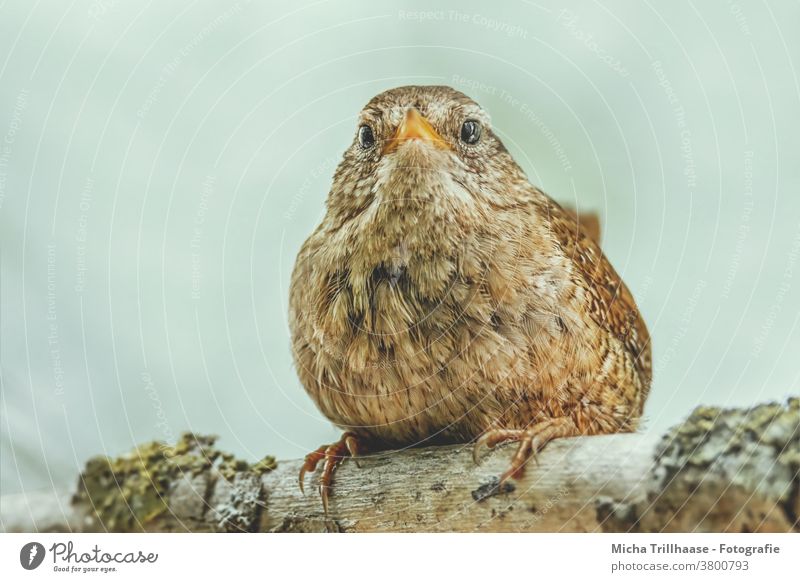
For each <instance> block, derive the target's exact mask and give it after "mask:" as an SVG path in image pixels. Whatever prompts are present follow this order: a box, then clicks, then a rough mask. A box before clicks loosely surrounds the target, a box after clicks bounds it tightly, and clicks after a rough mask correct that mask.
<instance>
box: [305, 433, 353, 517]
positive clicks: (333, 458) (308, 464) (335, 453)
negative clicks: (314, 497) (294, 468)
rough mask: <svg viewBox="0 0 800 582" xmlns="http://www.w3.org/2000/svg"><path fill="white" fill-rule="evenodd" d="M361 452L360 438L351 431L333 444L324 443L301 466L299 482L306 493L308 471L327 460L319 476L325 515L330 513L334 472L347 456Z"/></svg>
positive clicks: (313, 469)
mask: <svg viewBox="0 0 800 582" xmlns="http://www.w3.org/2000/svg"><path fill="white" fill-rule="evenodd" d="M358 454H359V447H358V439H357V437H356V436H355V435H354V434H353V433H350V432H346V433H344V434H343V435H342V438H341V439H339V440H338V441H337V442H335V443H333V444H332V445H323V446H321V447H319V448H318V449H317V450H315V451H313V452H311V453H309V454H307V455H306V458H305V461H304V462H303V466H302V467H300V474H299V483H300V491H301V492H302V493H303V494H304V495H305V476H306V473H309V472H314V471H316V469H317V465H319V463H320V461H323V460H324V461H325V462H324V464H323V465H322V475H320V478H319V494H320V497H321V498H322V508H323V510H324V511H325V515H327V514H328V497H329V492H330V488H331V482H332V481H333V473H334V471H336V467H338V466H339V463H341V462H342V461H343V460H344V458H345V457H353V458H355V457H357V456H358Z"/></svg>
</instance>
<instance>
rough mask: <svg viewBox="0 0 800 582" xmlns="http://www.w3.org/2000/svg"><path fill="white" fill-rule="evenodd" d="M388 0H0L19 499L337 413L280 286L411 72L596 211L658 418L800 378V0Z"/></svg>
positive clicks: (6, 318) (284, 450)
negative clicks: (380, 99)
mask: <svg viewBox="0 0 800 582" xmlns="http://www.w3.org/2000/svg"><path fill="white" fill-rule="evenodd" d="M413 4H416V5H417V6H419V7H423V8H427V9H429V10H430V6H431V3H430V2H416V3H413ZM397 5H399V4H397ZM397 5H395V4H391V3H386V2H374V1H371V2H315V3H308V4H303V3H299V2H295V1H292V2H280V3H269V5H268V4H267V3H256V2H253V3H246V2H240V3H238V4H233V3H223V2H209V1H199V2H191V3H189V2H181V3H178V2H156V1H152V2H132V1H123V0H120V1H114V0H98V1H95V2H83V1H77V2H71V3H70V2H61V1H55V0H49V1H47V0H46V1H43V2H31V1H28V0H11V1H7V2H5V3H2V4H1V5H0V229H2V230H1V231H0V237H2V238H1V239H0V240H1V243H2V284H1V286H0V297H2V313H1V314H0V315H1V316H2V338H1V340H2V344H1V347H0V357H1V358H2V401H1V402H0V413H1V414H2V425H0V434H2V448H1V449H0V451H2V465H1V467H2V484H1V485H0V487H1V488H2V492H3V493H8V492H13V491H18V490H20V489H27V490H32V489H38V488H49V487H51V484H53V483H54V484H56V485H61V484H63V483H71V482H72V480H73V479H74V476H75V474H76V472H77V471H78V468H79V467H80V466H81V464H82V462H83V461H84V460H85V459H86V458H87V457H88V456H89V455H92V454H95V453H102V452H105V453H109V454H115V453H120V452H122V451H125V450H127V449H129V448H130V447H131V446H132V445H133V444H134V443H136V442H138V441H143V440H148V439H152V438H159V439H173V438H174V437H175V435H177V434H178V433H179V432H180V431H182V430H185V429H193V430H196V431H201V432H209V433H217V434H219V435H221V437H222V439H221V442H220V444H221V446H222V447H223V448H225V449H228V450H232V451H234V452H236V453H238V454H240V455H242V456H244V457H245V458H247V459H252V460H255V459H258V458H260V457H261V456H262V455H264V454H265V453H273V454H277V455H278V456H279V457H284V458H286V457H298V456H300V455H301V454H304V453H305V452H307V451H308V450H309V449H311V448H313V447H316V446H317V445H319V444H321V443H322V442H324V441H326V440H330V439H333V438H334V437H335V436H336V434H337V431H335V430H334V429H333V428H332V427H331V426H330V425H329V423H328V422H327V421H325V420H324V419H323V418H322V417H321V416H320V414H319V413H318V412H317V411H316V410H315V408H314V406H313V405H312V403H311V402H310V400H309V399H308V398H307V397H306V395H305V393H304V392H303V390H302V388H301V387H300V385H299V383H298V381H297V378H296V376H295V373H294V370H293V368H292V364H291V358H290V353H289V347H288V345H289V341H288V332H287V328H286V299H287V286H288V284H287V282H288V278H289V274H290V272H291V268H292V264H293V260H294V256H295V254H296V252H297V249H298V247H299V245H300V244H301V243H302V241H303V239H304V238H305V237H306V236H307V234H308V233H309V232H310V231H311V230H312V228H313V227H314V226H315V224H316V223H317V222H318V221H319V220H320V216H321V213H322V211H323V201H324V199H325V196H326V193H327V188H328V185H329V182H330V178H331V175H332V172H333V168H334V165H335V163H336V162H337V161H338V158H339V156H340V154H341V152H342V151H343V149H344V148H345V147H346V146H347V144H348V143H349V141H350V139H351V137H352V135H353V132H354V130H355V119H356V114H357V113H358V111H359V109H360V108H361V106H362V105H363V104H364V103H365V102H366V101H367V100H368V99H369V98H370V97H372V96H373V95H374V94H376V93H378V92H380V91H382V90H384V89H387V88H389V87H392V86H395V85H401V84H409V83H444V84H451V85H454V86H456V87H458V88H461V89H463V90H465V91H466V92H468V93H469V94H471V95H472V96H473V97H474V98H475V99H477V100H478V101H480V102H481V103H482V104H483V105H484V107H485V108H486V109H487V110H488V111H489V112H490V113H491V115H492V116H493V121H494V125H495V127H496V129H497V131H498V132H499V134H500V135H501V136H502V137H503V139H504V140H505V142H506V144H507V145H508V147H509V148H510V149H511V151H512V152H513V154H514V155H515V156H516V158H517V159H518V160H519V161H520V163H521V164H522V165H523V167H524V168H525V170H526V171H527V172H528V173H529V175H530V177H531V179H532V181H534V182H535V183H537V184H539V185H541V186H542V187H543V188H544V189H545V190H547V191H548V192H550V193H551V194H552V195H553V196H554V197H555V198H557V199H558V200H561V201H566V202H571V203H573V204H575V203H577V204H579V205H580V207H581V208H583V209H596V210H598V211H599V212H600V213H601V214H602V216H603V222H604V236H603V247H604V248H605V249H606V252H607V253H608V255H609V257H610V259H611V261H612V262H613V263H614V265H616V267H617V268H618V270H619V271H620V272H621V273H622V274H623V276H624V277H625V279H626V281H627V282H628V284H629V286H630V288H631V289H632V291H633V292H634V295H635V296H636V298H637V300H638V301H639V304H640V306H641V308H642V311H643V313H644V316H645V319H646V320H647V322H648V324H649V326H650V329H651V332H652V335H653V337H654V355H655V383H654V386H653V391H652V396H651V398H650V400H649V402H648V406H647V409H646V414H647V423H646V427H647V428H648V429H651V430H653V429H654V430H662V429H664V428H666V427H667V426H669V425H670V424H672V423H674V422H676V421H677V420H678V419H679V418H680V417H682V416H683V415H685V414H686V413H687V412H688V411H689V410H690V409H691V408H692V407H693V406H695V405H696V404H699V403H706V404H720V405H744V404H751V403H754V402H757V401H763V400H767V399H779V398H783V397H785V396H786V395H787V394H790V393H797V392H798V355H799V354H800V332H798V329H797V323H798V309H797V307H798V305H800V302H799V301H798V300H800V285H798V284H797V281H796V280H795V276H796V274H797V273H799V272H800V266H798V264H797V262H798V255H800V193H799V192H798V186H800V155H799V154H800V116H798V111H800V109H799V107H798V106H799V105H800V84H799V83H798V72H797V71H796V67H797V64H798V62H799V59H798V57H800V54H799V53H798V50H799V49H800V35H798V34H797V28H798V23H799V22H800V5H798V3H797V2H770V3H766V2H745V1H741V2H725V1H722V0H717V1H711V2H699V1H697V2H694V3H692V2H675V3H673V2H670V3H663V2H660V3H656V2H633V1H629V2H614V3H610V7H608V8H606V7H604V6H603V5H601V4H599V3H596V2H578V3H572V4H570V5H569V6H568V12H562V10H563V7H561V6H555V5H550V4H537V3H534V2H522V1H511V2H492V3H489V2H455V1H454V2H449V3H442V4H440V5H439V7H438V8H437V10H440V12H438V13H436V14H432V15H428V18H426V19H424V20H421V19H419V18H418V17H416V16H414V15H412V14H408V13H407V11H411V10H412V8H410V6H411V5H412V4H409V3H406V6H407V7H404V8H402V10H401V9H398V8H397ZM451 11H455V12H451ZM658 62H660V65H659V64H658ZM82 200H83V204H82ZM80 239H85V242H83V241H82V240H80ZM84 268H85V271H84V270H83V269H84ZM193 285H194V286H196V287H197V293H194V294H193ZM51 325H55V328H54V329H51ZM51 336H52V339H49V338H51ZM54 350H57V352H55V351H54Z"/></svg>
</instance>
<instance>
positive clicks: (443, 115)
mask: <svg viewBox="0 0 800 582" xmlns="http://www.w3.org/2000/svg"><path fill="white" fill-rule="evenodd" d="M523 185H527V181H526V179H525V177H524V174H523V173H522V171H521V170H520V169H519V167H518V166H517V164H516V163H515V162H514V160H513V159H512V158H511V156H510V155H509V154H508V152H507V151H506V149H505V147H504V146H503V144H502V143H501V141H500V140H499V139H498V137H497V136H496V135H495V134H494V132H493V131H492V127H491V122H490V119H489V116H488V114H487V113H486V112H485V111H484V110H483V109H482V108H481V106H480V105H478V104H477V103H476V102H475V101H473V100H472V99H470V98H469V97H467V96H466V95H464V94H463V93H460V92H459V91H456V90H454V89H451V88H450V87H445V86H407V87H398V88H396V89H391V90H389V91H386V92H384V93H381V94H379V95H377V96H376V97H374V98H373V99H372V100H371V101H370V102H369V103H367V105H366V106H365V107H364V109H363V110H362V111H361V113H360V114H359V117H358V122H357V123H356V128H355V134H354V137H353V142H352V143H351V144H350V147H349V148H348V149H347V151H346V152H345V154H344V159H343V160H342V162H341V163H340V165H339V167H338V169H337V171H336V175H335V177H334V183H333V186H332V188H331V193H330V196H329V199H328V213H329V218H331V219H332V221H333V222H334V223H338V225H339V226H342V225H344V224H345V223H347V222H350V221H356V222H358V223H361V224H362V225H364V226H365V227H366V226H368V225H369V224H374V223H375V222H376V221H377V222H382V221H384V220H392V219H393V217H396V216H398V215H408V214H414V213H423V212H424V213H427V214H429V215H430V214H431V213H432V214H434V215H437V216H440V217H441V218H443V219H447V218H448V217H452V216H454V215H459V216H465V215H474V216H478V215H480V214H481V213H484V212H486V211H487V209H489V208H492V207H494V208H497V207H502V206H506V205H509V206H510V205H513V204H516V203H518V197H519V196H522V195H524V194H523V193H522V192H521V189H522V187H523Z"/></svg>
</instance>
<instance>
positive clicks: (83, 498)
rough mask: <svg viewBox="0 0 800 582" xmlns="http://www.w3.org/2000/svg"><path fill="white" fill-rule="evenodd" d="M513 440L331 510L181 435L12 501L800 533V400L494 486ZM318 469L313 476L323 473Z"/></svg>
mask: <svg viewBox="0 0 800 582" xmlns="http://www.w3.org/2000/svg"><path fill="white" fill-rule="evenodd" d="M513 452H514V446H513V445H508V446H503V447H499V448H498V450H497V451H494V452H491V453H488V454H487V455H486V456H485V458H484V460H483V461H482V462H481V463H480V464H478V465H475V464H474V462H473V460H472V447H471V445H463V446H448V447H431V448H425V449H409V450H405V451H389V452H385V453H381V454H377V455H373V456H369V457H364V458H362V459H361V460H360V461H359V463H360V465H361V467H358V466H356V463H355V462H353V461H352V460H347V461H345V462H344V463H343V464H342V466H341V467H340V468H339V469H338V471H337V473H336V476H335V481H334V487H333V492H332V495H331V503H330V513H329V515H328V516H325V515H324V513H323V511H322V504H321V502H320V499H319V496H318V495H317V493H316V490H315V487H312V486H311V483H312V482H313V481H312V480H311V478H309V480H308V484H309V486H308V488H309V489H310V491H308V494H307V495H305V496H304V495H303V494H302V493H301V492H300V490H299V488H298V484H297V475H298V472H299V470H300V465H301V463H302V461H300V460H294V461H285V462H280V463H278V464H277V466H276V464H275V463H274V461H273V460H272V459H271V458H269V457H268V458H266V459H264V460H263V461H262V462H261V463H258V464H256V465H253V466H251V465H248V464H247V463H244V462H242V461H239V460H236V459H235V458H233V457H232V456H231V455H227V454H225V453H222V452H220V451H219V450H217V449H216V448H215V447H214V439H213V438H209V437H199V436H195V435H184V437H183V438H182V439H181V441H180V442H179V443H178V444H177V445H176V446H175V447H172V448H168V447H165V446H164V445H160V444H158V443H150V444H148V445H144V446H141V447H139V448H138V449H136V450H135V451H133V452H132V453H130V454H128V455H125V456H123V457H119V458H117V459H107V458H96V459H92V460H91V461H90V462H89V463H88V464H87V467H86V470H85V471H84V473H83V474H82V475H81V478H80V480H79V486H78V490H77V492H76V493H74V494H72V495H70V494H68V493H64V492H60V493H59V492H54V493H46V494H35V495H14V496H5V497H3V498H2V503H1V507H0V510H1V511H0V520H1V521H2V527H3V529H4V530H5V531H106V530H109V531H262V532H269V531H279V532H288V531H392V532H397V531H409V532H419V531H565V532H574V531H792V530H794V531H800V525H799V517H798V516H800V477H798V470H799V469H800V400H798V399H790V400H789V401H788V403H787V404H785V405H780V404H764V405H760V406H757V407H754V408H751V409H732V410H720V409H717V408H710V407H700V408H698V409H696V410H695V411H694V412H693V413H692V414H691V416H690V417H689V418H688V419H687V420H686V421H685V422H683V423H682V424H681V425H678V426H677V427H675V428H674V429H672V430H670V431H669V432H668V433H667V434H665V435H663V436H657V435H648V434H618V435H609V436H594V437H580V438H573V439H561V440H558V441H554V442H552V443H550V444H549V445H548V446H547V447H546V448H545V450H544V451H543V452H542V453H541V454H540V455H539V456H538V458H537V462H531V463H530V464H529V466H528V468H527V471H526V474H525V476H524V477H523V478H522V479H520V480H518V481H516V482H512V483H509V484H508V485H507V487H505V488H502V489H501V490H498V487H497V476H498V475H499V474H501V473H502V472H503V470H505V469H506V468H507V466H508V463H509V460H510V457H511V455H513ZM318 474H319V472H317V475H315V476H314V477H313V478H314V479H316V477H318Z"/></svg>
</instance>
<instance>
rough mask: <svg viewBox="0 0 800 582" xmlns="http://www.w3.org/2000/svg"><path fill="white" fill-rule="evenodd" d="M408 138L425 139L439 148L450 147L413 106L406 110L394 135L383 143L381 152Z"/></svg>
mask: <svg viewBox="0 0 800 582" xmlns="http://www.w3.org/2000/svg"><path fill="white" fill-rule="evenodd" d="M410 139H420V140H423V141H427V142H429V143H431V144H432V145H434V146H436V147H438V148H441V149H449V148H450V146H449V145H448V144H447V142H446V141H444V140H443V139H442V136H440V135H439V134H438V133H436V130H435V129H433V126H432V125H431V124H430V122H429V121H428V120H427V119H425V118H424V117H423V116H422V115H420V113H419V111H417V110H416V108H414V107H411V108H409V109H408V110H407V111H406V116H405V118H404V119H403V121H402V122H401V123H400V125H399V126H398V127H397V131H396V132H395V134H394V137H393V138H392V139H390V140H389V141H387V142H386V145H384V147H383V153H389V152H391V151H394V150H396V149H397V147H398V146H399V145H400V144H402V143H403V142H405V141H407V140H410Z"/></svg>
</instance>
